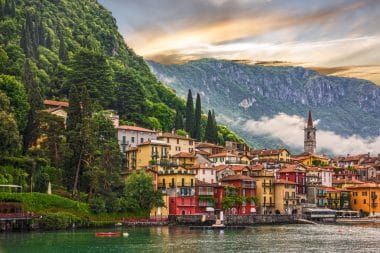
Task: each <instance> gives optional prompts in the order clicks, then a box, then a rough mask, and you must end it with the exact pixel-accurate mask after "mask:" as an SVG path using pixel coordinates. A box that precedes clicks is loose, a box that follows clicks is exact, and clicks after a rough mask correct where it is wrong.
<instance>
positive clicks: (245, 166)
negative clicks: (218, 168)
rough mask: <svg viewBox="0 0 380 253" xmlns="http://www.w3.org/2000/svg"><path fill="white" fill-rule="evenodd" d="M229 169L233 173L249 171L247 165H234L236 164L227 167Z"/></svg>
mask: <svg viewBox="0 0 380 253" xmlns="http://www.w3.org/2000/svg"><path fill="white" fill-rule="evenodd" d="M228 167H229V168H230V169H232V170H233V171H242V170H244V169H249V170H250V169H251V168H250V167H249V166H247V165H236V164H231V165H229V166H228Z"/></svg>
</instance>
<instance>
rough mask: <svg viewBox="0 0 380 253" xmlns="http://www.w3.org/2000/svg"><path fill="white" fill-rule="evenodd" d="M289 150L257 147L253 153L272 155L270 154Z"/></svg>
mask: <svg viewBox="0 0 380 253" xmlns="http://www.w3.org/2000/svg"><path fill="white" fill-rule="evenodd" d="M284 150H286V151H288V150H287V149H284V148H282V149H255V150H253V151H252V152H251V153H252V155H256V156H257V155H258V156H270V155H279V154H280V153H281V152H282V151H284Z"/></svg>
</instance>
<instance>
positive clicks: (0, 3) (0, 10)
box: [0, 0, 5, 20]
mask: <svg viewBox="0 0 380 253" xmlns="http://www.w3.org/2000/svg"><path fill="white" fill-rule="evenodd" d="M4 17H5V13H4V6H3V1H1V0H0V20H4Z"/></svg>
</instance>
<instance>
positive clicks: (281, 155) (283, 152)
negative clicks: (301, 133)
mask: <svg viewBox="0 0 380 253" xmlns="http://www.w3.org/2000/svg"><path fill="white" fill-rule="evenodd" d="M251 156H252V157H253V159H255V160H257V161H259V162H263V161H276V162H280V163H281V162H289V161H290V153H289V151H288V150H287V149H255V150H253V151H252V152H251Z"/></svg>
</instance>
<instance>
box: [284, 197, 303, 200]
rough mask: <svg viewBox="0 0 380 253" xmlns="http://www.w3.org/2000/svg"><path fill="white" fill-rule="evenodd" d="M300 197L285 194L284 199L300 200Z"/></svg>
mask: <svg viewBox="0 0 380 253" xmlns="http://www.w3.org/2000/svg"><path fill="white" fill-rule="evenodd" d="M299 198H300V197H299V196H287V197H286V196H285V197H284V200H298V199H299Z"/></svg>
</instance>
